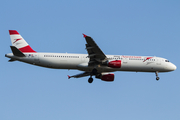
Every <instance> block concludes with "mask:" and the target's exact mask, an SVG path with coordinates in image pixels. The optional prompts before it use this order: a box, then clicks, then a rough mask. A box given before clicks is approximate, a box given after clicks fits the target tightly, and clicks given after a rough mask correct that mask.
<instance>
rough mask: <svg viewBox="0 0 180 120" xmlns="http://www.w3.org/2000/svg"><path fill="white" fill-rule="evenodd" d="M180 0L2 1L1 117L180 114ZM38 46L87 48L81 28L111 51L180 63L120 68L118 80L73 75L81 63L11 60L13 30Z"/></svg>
mask: <svg viewBox="0 0 180 120" xmlns="http://www.w3.org/2000/svg"><path fill="white" fill-rule="evenodd" d="M179 5H180V1H178V0H171V1H170V0H151V1H144V0H136V1H134V0H111V1H104V0H98V1H97V0H89V1H86V0H76V1H72V0H53V1H48V0H31V1H24V0H15V1H13V0H8V1H2V2H1V5H0V17H1V19H0V21H1V23H0V24H1V28H0V32H1V37H0V38H1V51H0V58H1V67H0V70H1V72H0V119H1V120H32V119H33V120H40V119H43V120H49V119H51V120H62V119H63V120H74V119H77V120H92V119H93V120H100V119H103V120H110V119H111V120H112V119H116V120H117V119H126V120H132V119H133V120H152V119H153V120H160V119H163V120H169V119H172V120H179V119H180V114H179V113H180V102H179V101H180V87H179V85H180V76H179V65H180V64H179V59H180V57H179V51H180V47H179V39H180V37H179V33H180V29H179V28H180V23H179V21H180V7H179ZM10 29H12V30H13V29H15V30H17V31H18V32H19V33H20V34H21V35H22V36H23V37H24V39H25V40H26V41H27V42H28V43H29V44H30V45H31V47H32V48H33V49H34V50H36V51H38V52H60V53H63V52H68V53H87V52H86V50H85V40H84V38H83V36H82V33H85V34H87V35H89V36H91V37H92V38H93V39H94V40H95V41H96V43H97V44H98V45H99V47H100V48H101V49H102V50H103V52H104V53H105V54H115V55H147V56H159V57H163V58H167V59H169V60H170V61H171V62H172V63H174V64H175V65H176V66H177V70H176V71H173V72H169V73H160V74H159V77H160V80H159V81H156V80H155V74H154V73H135V72H115V81H114V82H112V83H108V82H103V81H101V80H99V79H96V80H94V82H93V83H92V84H89V83H88V82H87V79H88V77H84V78H80V79H70V80H69V79H67V75H74V74H78V73H80V71H77V70H70V71H68V70H54V69H48V68H41V67H37V66H33V65H28V64H25V63H21V62H12V63H10V62H8V58H5V57H4V55H5V54H6V53H10V52H11V50H10V47H9V46H10V45H11V42H10V37H9V33H8V30H10Z"/></svg>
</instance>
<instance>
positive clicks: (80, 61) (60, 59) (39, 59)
mask: <svg viewBox="0 0 180 120" xmlns="http://www.w3.org/2000/svg"><path fill="white" fill-rule="evenodd" d="M9 34H10V38H11V42H12V46H10V48H11V50H12V53H8V54H5V57H8V58H10V60H9V62H13V61H20V62H25V63H29V64H32V65H36V66H41V67H46V68H53V69H68V70H70V69H74V70H80V71H83V73H80V74H77V75H72V76H69V75H68V78H69V79H70V78H80V77H85V76H90V77H89V79H88V82H89V83H92V82H93V78H92V76H95V78H97V79H101V80H102V81H106V82H112V81H114V76H115V75H114V73H111V72H115V71H131V72H154V73H155V75H156V80H159V79H160V78H159V77H158V73H159V72H170V71H174V70H176V66H175V65H174V64H173V63H171V62H169V61H168V60H167V59H165V58H161V57H156V56H131V55H105V54H104V53H103V51H102V50H101V49H100V48H99V46H98V45H97V44H96V42H95V41H94V40H93V39H92V38H91V37H90V36H87V35H85V34H83V36H84V38H85V40H86V42H87V44H86V50H87V53H88V54H69V53H43V52H36V51H34V50H33V49H32V48H31V47H30V45H29V44H28V43H27V42H26V41H25V39H24V38H23V37H22V36H21V35H20V34H19V33H18V32H17V31H16V30H9Z"/></svg>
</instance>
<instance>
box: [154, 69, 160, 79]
mask: <svg viewBox="0 0 180 120" xmlns="http://www.w3.org/2000/svg"><path fill="white" fill-rule="evenodd" d="M155 73H156V80H157V81H158V80H159V79H160V78H159V77H158V71H156V72H155Z"/></svg>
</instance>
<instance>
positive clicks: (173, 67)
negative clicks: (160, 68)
mask: <svg viewBox="0 0 180 120" xmlns="http://www.w3.org/2000/svg"><path fill="white" fill-rule="evenodd" d="M168 68H169V70H170V71H174V70H176V69H177V67H176V66H175V65H174V64H172V63H171V64H170V65H169V67H168Z"/></svg>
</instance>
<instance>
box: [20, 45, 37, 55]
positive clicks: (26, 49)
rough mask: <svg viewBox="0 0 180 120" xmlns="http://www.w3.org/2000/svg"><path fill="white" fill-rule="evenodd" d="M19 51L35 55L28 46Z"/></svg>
mask: <svg viewBox="0 0 180 120" xmlns="http://www.w3.org/2000/svg"><path fill="white" fill-rule="evenodd" d="M19 50H20V51H21V52H23V53H27V52H30V53H32V52H33V53H36V51H34V50H33V49H32V48H31V47H30V46H29V45H28V46H25V47H23V48H19Z"/></svg>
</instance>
